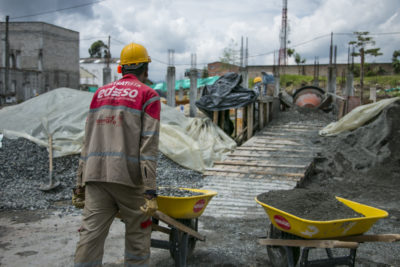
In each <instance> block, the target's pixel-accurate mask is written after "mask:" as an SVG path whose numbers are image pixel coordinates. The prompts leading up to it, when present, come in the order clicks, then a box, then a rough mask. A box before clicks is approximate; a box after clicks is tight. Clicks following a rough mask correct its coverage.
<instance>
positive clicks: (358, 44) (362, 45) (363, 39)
mask: <svg viewBox="0 0 400 267" xmlns="http://www.w3.org/2000/svg"><path fill="white" fill-rule="evenodd" d="M368 34H369V32H354V35H355V36H356V39H357V40H355V41H350V42H349V44H350V45H353V46H354V47H355V48H356V49H358V52H354V53H352V56H356V57H360V59H361V65H360V87H361V88H360V90H361V95H360V98H361V103H362V101H363V97H364V63H365V55H371V56H374V57H377V56H380V55H383V54H382V53H380V52H379V50H380V48H370V49H366V48H367V47H368V46H375V41H374V39H373V38H372V37H370V36H368Z"/></svg>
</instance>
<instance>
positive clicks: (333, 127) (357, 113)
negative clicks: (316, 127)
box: [319, 97, 400, 136]
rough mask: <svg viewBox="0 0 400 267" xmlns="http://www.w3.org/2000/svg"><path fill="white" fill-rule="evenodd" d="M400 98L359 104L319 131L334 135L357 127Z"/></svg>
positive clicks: (325, 134)
mask: <svg viewBox="0 0 400 267" xmlns="http://www.w3.org/2000/svg"><path fill="white" fill-rule="evenodd" d="M398 100H400V97H394V98H388V99H384V100H380V101H378V102H376V103H371V104H367V105H362V106H358V107H357V108H355V109H353V110H352V111H350V112H349V113H348V114H346V115H345V116H344V117H343V118H341V119H340V120H339V121H337V122H332V123H330V124H328V125H327V126H326V127H325V128H323V129H322V130H320V131H319V135H322V136H334V135H337V134H339V133H341V132H344V131H350V130H354V129H357V128H358V127H360V126H362V125H364V124H365V123H366V122H368V121H369V120H370V119H372V118H374V117H375V116H377V115H378V114H379V113H380V112H381V111H382V110H383V109H384V108H385V107H387V106H388V105H390V104H392V103H394V102H396V101H398Z"/></svg>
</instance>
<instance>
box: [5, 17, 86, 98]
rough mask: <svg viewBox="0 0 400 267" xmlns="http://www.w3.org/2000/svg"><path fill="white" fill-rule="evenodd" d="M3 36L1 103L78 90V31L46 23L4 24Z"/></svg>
mask: <svg viewBox="0 0 400 267" xmlns="http://www.w3.org/2000/svg"><path fill="white" fill-rule="evenodd" d="M7 24H8V29H7ZM0 36H1V40H2V42H1V53H0V94H1V97H0V99H1V104H4V103H12V102H22V101H25V100H27V99H29V98H32V97H34V96H35V95H38V94H42V93H45V92H48V91H50V90H52V89H55V88H59V87H69V88H76V89H78V88H79V32H76V31H72V30H69V29H65V28H62V27H58V26H55V25H52V24H48V23H44V22H9V23H7V22H1V23H0ZM7 42H8V45H7ZM7 58H8V64H6V62H7Z"/></svg>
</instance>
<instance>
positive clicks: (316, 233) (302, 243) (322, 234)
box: [255, 197, 400, 266]
mask: <svg viewBox="0 0 400 267" xmlns="http://www.w3.org/2000/svg"><path fill="white" fill-rule="evenodd" d="M336 199H337V200H338V201H340V202H342V203H343V204H344V205H346V206H348V207H350V208H351V209H353V210H354V211H355V212H357V213H360V214H362V215H363V217H355V218H345V219H338V220H330V221H316V220H307V219H303V218H300V217H297V216H295V215H292V214H290V213H287V212H285V211H282V210H279V209H277V208H275V207H273V206H270V205H268V204H266V203H263V202H261V201H259V200H258V199H257V197H256V198H255V200H256V202H257V203H259V204H260V205H261V206H262V207H263V208H264V210H265V212H266V213H267V215H268V217H269V220H270V227H269V231H268V236H267V238H266V239H259V243H260V244H261V245H266V246H267V252H268V257H269V259H270V261H271V264H272V265H273V266H295V265H296V263H297V261H298V259H299V257H300V247H304V248H303V251H302V255H301V256H302V257H301V261H300V266H316V265H318V264H319V265H318V266H334V265H348V266H354V264H355V255H356V249H357V247H358V244H359V243H360V242H377V241H380V242H393V241H398V240H400V235H399V234H387V235H363V234H364V233H365V232H367V231H368V230H369V229H370V228H371V227H372V226H373V224H374V223H375V222H376V221H377V220H379V219H382V218H385V217H387V216H388V213H387V212H386V211H384V210H381V209H378V208H374V207H371V206H367V205H364V204H361V203H357V202H354V201H351V200H348V199H344V198H341V197H336ZM311 248H325V249H326V253H327V256H328V258H326V259H320V260H313V261H309V260H308V253H309V250H310V249H311ZM332 248H349V249H350V254H349V255H348V256H341V257H334V256H333V253H332V251H331V249H332Z"/></svg>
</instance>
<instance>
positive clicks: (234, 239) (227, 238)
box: [0, 104, 400, 267]
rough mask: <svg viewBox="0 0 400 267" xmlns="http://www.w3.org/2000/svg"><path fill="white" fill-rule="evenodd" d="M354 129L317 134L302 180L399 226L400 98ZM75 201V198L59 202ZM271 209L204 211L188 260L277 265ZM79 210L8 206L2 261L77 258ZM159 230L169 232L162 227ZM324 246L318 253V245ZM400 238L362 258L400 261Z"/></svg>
mask: <svg viewBox="0 0 400 267" xmlns="http://www.w3.org/2000/svg"><path fill="white" fill-rule="evenodd" d="M382 114H383V115H381V116H380V117H379V118H376V119H375V120H373V121H371V122H370V123H369V124H368V125H366V126H364V127H361V128H359V129H357V130H355V131H353V132H350V133H346V134H342V135H340V136H338V137H329V138H322V137H321V138H320V139H318V140H315V141H316V142H321V144H323V147H324V150H323V151H322V152H321V154H320V155H318V157H317V158H316V159H315V164H314V168H313V171H312V173H311V174H310V176H309V177H307V179H306V180H305V181H304V183H303V184H302V185H301V187H304V188H309V189H313V190H321V191H328V192H332V193H334V194H336V195H338V196H341V197H345V198H349V199H351V200H354V201H357V202H360V203H363V204H366V205H370V206H374V207H377V208H381V209H384V210H386V211H388V213H389V216H388V217H387V218H384V219H381V220H378V221H377V222H376V223H375V224H374V226H373V227H372V228H371V230H370V231H369V232H368V233H380V234H388V233H400V196H399V192H400V180H399V179H400V155H399V154H400V152H399V151H400V138H399V137H400V121H399V120H400V117H399V115H398V114H400V104H396V105H393V106H392V107H391V108H390V109H386V111H384V112H383V113H382ZM59 205H65V206H68V205H69V203H67V202H65V203H59ZM268 224H269V222H268V219H267V216H265V217H260V218H243V219H229V220H228V219H224V218H216V217H206V216H201V217H200V218H199V232H200V233H201V234H203V235H205V236H206V241H205V242H200V241H198V242H197V244H196V248H195V250H194V253H193V255H192V257H191V258H190V259H188V266H226V267H228V266H272V265H271V264H270V263H269V261H268V256H267V252H266V249H265V247H263V246H261V245H258V243H257V239H258V238H260V237H265V236H266V232H267V228H268ZM79 226H80V210H75V211H73V212H70V213H62V212H60V211H58V210H36V211H29V210H25V211H2V212H1V213H0V266H72V263H73V255H74V250H75V246H76V242H77V241H78V232H77V230H78V228H79ZM123 236H124V227H123V223H122V222H120V221H119V220H115V221H114V223H113V225H112V227H111V231H110V234H109V237H108V239H107V241H106V247H105V256H104V260H103V262H104V266H123V251H124V237H123ZM152 238H156V239H167V238H168V237H167V236H166V235H165V234H162V233H159V232H157V233H154V234H153V235H152ZM151 252H152V256H151V266H174V261H173V260H172V258H171V257H170V255H169V251H167V250H162V249H156V248H152V249H151ZM317 254H318V253H317ZM399 255H400V243H399V242H398V243H363V244H360V246H359V248H358V250H357V257H356V266H379V267H381V266H382V267H384V266H385V267H386V266H400V256H399Z"/></svg>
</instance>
